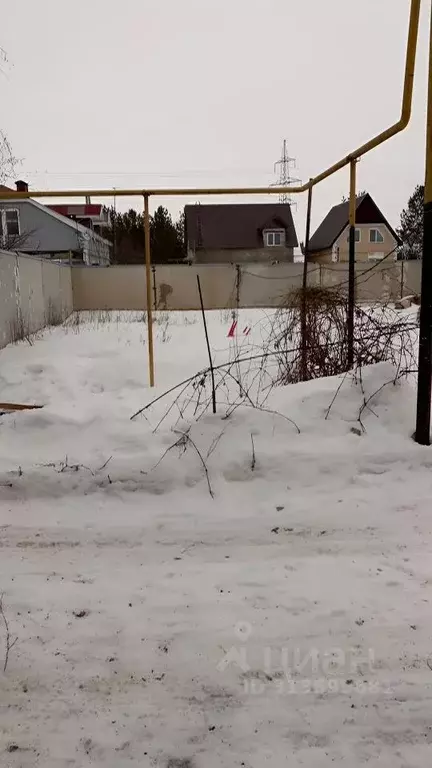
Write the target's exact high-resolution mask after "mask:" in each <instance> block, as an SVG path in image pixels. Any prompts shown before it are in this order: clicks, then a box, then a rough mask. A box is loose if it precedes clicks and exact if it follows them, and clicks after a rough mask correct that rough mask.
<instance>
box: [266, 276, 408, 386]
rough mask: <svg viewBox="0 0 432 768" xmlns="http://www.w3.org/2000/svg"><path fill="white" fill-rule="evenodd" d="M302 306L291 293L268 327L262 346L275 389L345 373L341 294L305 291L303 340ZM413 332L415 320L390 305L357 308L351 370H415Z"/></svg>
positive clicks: (345, 301) (344, 305)
mask: <svg viewBox="0 0 432 768" xmlns="http://www.w3.org/2000/svg"><path fill="white" fill-rule="evenodd" d="M302 302H303V292H302V290H301V289H299V290H297V291H293V292H292V293H290V294H289V296H287V298H286V300H285V302H284V306H283V307H282V308H281V309H280V310H279V311H278V312H277V313H276V316H275V319H274V322H273V324H272V328H271V332H270V334H269V337H268V342H267V343H268V345H269V348H270V349H271V350H274V352H275V353H276V357H277V362H278V376H277V378H276V381H275V383H276V384H293V383H297V382H299V381H302V380H304V379H306V380H308V379H316V378H321V377H323V376H335V375H338V374H341V373H345V372H346V371H347V370H348V299H347V297H346V295H345V294H344V292H342V291H338V290H335V289H332V288H330V289H329V288H319V287H310V288H308V289H307V295H306V302H305V306H306V318H305V324H304V327H305V339H304V340H303V339H302V335H301V330H302V328H301V325H302V324H301V313H302V306H303V303H302ZM415 328H416V320H415V317H414V316H413V317H412V318H411V317H408V318H407V317H402V318H401V317H400V315H398V314H397V313H396V312H395V310H394V309H393V308H392V307H390V306H389V305H382V304H377V305H374V306H364V307H362V306H361V305H359V304H357V305H356V306H355V308H354V366H353V367H354V370H355V369H357V368H359V367H362V366H365V365H373V364H375V363H381V362H384V361H387V362H391V363H393V365H395V366H396V367H397V368H400V367H401V366H403V367H404V368H406V369H410V370H411V369H412V368H413V367H415V348H414V340H413V330H414V329H415ZM302 342H303V344H304V346H302ZM303 349H304V350H305V352H306V354H305V360H303Z"/></svg>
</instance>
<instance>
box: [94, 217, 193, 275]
mask: <svg viewBox="0 0 432 768" xmlns="http://www.w3.org/2000/svg"><path fill="white" fill-rule="evenodd" d="M107 210H108V213H109V217H110V221H111V226H110V229H109V230H108V232H104V237H107V239H109V240H110V241H111V242H112V246H113V247H112V259H111V260H112V262H113V263H114V264H142V263H143V261H144V215H143V214H142V213H138V212H137V211H136V210H135V209H134V208H130V210H129V211H126V213H119V212H118V211H116V210H115V208H108V209H107ZM150 248H151V259H152V263H153V264H166V263H167V262H168V263H169V262H170V263H179V262H180V263H181V262H183V261H184V260H185V258H186V242H185V215H184V213H181V214H180V216H179V218H178V220H177V221H173V219H172V216H171V214H170V213H169V211H168V210H167V208H164V207H163V206H162V205H160V206H159V207H158V208H157V209H156V210H155V212H154V214H153V216H150Z"/></svg>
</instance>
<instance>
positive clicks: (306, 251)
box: [300, 186, 313, 381]
mask: <svg viewBox="0 0 432 768" xmlns="http://www.w3.org/2000/svg"><path fill="white" fill-rule="evenodd" d="M312 190H313V187H312V186H310V187H309V189H308V201H307V213H306V236H305V244H304V259H303V281H302V296H301V318H300V323H301V329H300V332H301V367H302V381H306V379H307V338H306V336H307V321H306V318H307V298H306V292H307V274H308V257H309V240H310V226H311V213H312Z"/></svg>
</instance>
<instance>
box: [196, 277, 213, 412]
mask: <svg viewBox="0 0 432 768" xmlns="http://www.w3.org/2000/svg"><path fill="white" fill-rule="evenodd" d="M196 278H197V283H198V293H199V298H200V305H201V316H202V319H203V326H204V334H205V340H206V344H207V353H208V357H209V368H210V375H211V382H212V404H213V413H216V385H215V375H214V369H213V360H212V355H211V348H210V340H209V335H208V330H207V321H206V316H205V309H204V301H203V295H202V290H201V281H200V278H199V275H197V276H196Z"/></svg>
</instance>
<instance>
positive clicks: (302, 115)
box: [0, 0, 429, 239]
mask: <svg viewBox="0 0 432 768" xmlns="http://www.w3.org/2000/svg"><path fill="white" fill-rule="evenodd" d="M409 5H410V2H409V0H361V2H360V1H359V0H123V2H118V0H91V2H88V0H87V1H86V2H85V1H84V0H74V2H64V1H61V0H38V2H34V0H19V1H18V0H16V2H10V0H0V8H1V19H2V23H1V28H0V45H1V46H2V47H3V48H4V49H5V50H6V51H7V53H8V57H9V60H10V62H11V66H9V67H8V68H6V76H5V75H3V76H2V75H0V93H1V101H0V103H1V105H2V110H1V112H2V118H1V127H2V128H3V130H4V131H5V132H6V133H7V135H8V137H9V140H10V142H11V144H12V146H13V149H14V151H15V154H17V155H18V156H19V157H21V158H22V159H23V164H22V166H21V169H20V174H19V175H20V176H21V177H23V178H25V179H27V180H28V181H29V182H30V184H31V187H32V188H36V187H37V188H39V189H50V188H52V189H54V188H65V187H74V188H85V187H100V188H102V187H103V188H105V187H107V188H109V187H113V186H116V187H121V186H123V187H135V186H136V187H143V186H152V187H158V186H160V187H162V186H163V187H167V186H206V185H212V186H217V185H220V186H222V185H261V184H268V183H271V182H273V181H274V180H275V177H274V175H273V163H274V162H275V161H276V160H277V159H278V157H279V154H280V151H281V145H282V140H283V139H284V138H286V139H287V141H288V148H289V152H290V155H292V156H293V157H295V158H296V159H297V168H296V170H295V172H294V175H296V176H299V177H300V178H301V179H302V180H303V181H304V180H306V179H308V178H309V177H310V176H313V175H315V174H317V173H318V172H319V171H321V170H323V169H324V168H325V167H327V166H328V165H330V164H332V163H333V162H335V161H336V160H338V159H340V157H341V156H342V155H344V154H346V153H348V152H349V151H350V150H352V149H354V148H355V147H356V146H357V145H358V144H360V143H362V142H363V141H365V140H367V139H369V138H371V137H372V135H374V134H375V133H377V132H379V131H381V130H382V129H383V128H386V127H387V126H388V125H389V124H390V123H392V122H394V121H395V120H396V119H398V117H399V111H400V99H401V87H402V77H403V70H404V62H405V47H406V35H407V24H408V12H409ZM428 5H429V3H423V6H424V8H423V12H422V22H421V31H420V40H419V54H418V60H417V63H418V69H417V75H416V82H415V95H414V112H413V119H412V123H411V125H410V126H409V128H408V129H407V131H406V132H405V133H404V134H402V135H401V136H399V137H396V138H394V139H392V140H391V141H390V142H389V143H388V144H387V145H385V146H384V147H382V148H381V149H378V150H375V151H374V152H373V153H372V154H371V155H370V156H369V157H368V158H367V159H364V160H362V162H361V163H360V165H359V167H358V186H359V189H367V190H368V191H369V192H371V194H373V195H374V196H375V199H376V201H377V203H378V205H379V206H380V207H381V208H382V210H383V212H384V214H385V215H387V216H388V218H389V219H390V221H391V222H392V223H393V224H394V225H397V224H398V221H399V214H400V211H401V208H402V207H403V206H404V205H405V203H406V201H407V199H408V197H409V195H410V194H411V192H412V191H413V189H414V186H415V185H416V184H417V183H421V182H422V181H423V178H424V154H425V150H424V144H425V106H426V65H427V37H428V19H427V15H426V14H427V6H428ZM347 190H348V171H347V170H344V171H341V172H340V173H339V174H337V176H334V177H333V178H332V179H331V180H329V181H327V182H325V183H323V184H322V185H320V187H319V188H318V189H317V191H316V194H315V199H314V214H313V225H314V226H317V225H318V223H319V221H320V220H321V218H322V217H323V216H324V215H325V213H326V212H327V210H328V209H329V208H330V207H331V206H332V205H333V204H335V203H338V202H340V200H341V197H342V195H344V194H346V193H347ZM225 199H226V198H225ZM250 199H251V200H252V199H256V198H250ZM264 199H268V198H264ZM194 201H195V200H194V198H192V199H191V200H189V202H194ZM157 202H159V200H158V201H157ZM161 202H163V203H164V204H168V206H169V208H170V210H171V211H172V212H173V213H176V212H177V211H178V210H179V209H180V207H181V206H182V205H183V204H184V202H186V201H185V200H183V199H182V200H180V199H175V198H174V199H172V200H171V201H168V200H166V199H165V200H162V201H161ZM202 202H206V200H205V199H202ZM207 202H208V199H207ZM129 204H133V201H132V200H130V201H129V200H127V201H123V202H121V203H119V207H121V208H123V207H125V206H128V205H129ZM137 204H138V203H137V202H135V205H137ZM153 205H154V202H153ZM304 211H305V200H304V199H302V201H301V202H300V203H299V206H298V210H297V214H296V215H295V218H296V223H297V226H298V234H299V239H301V238H303V234H304Z"/></svg>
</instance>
